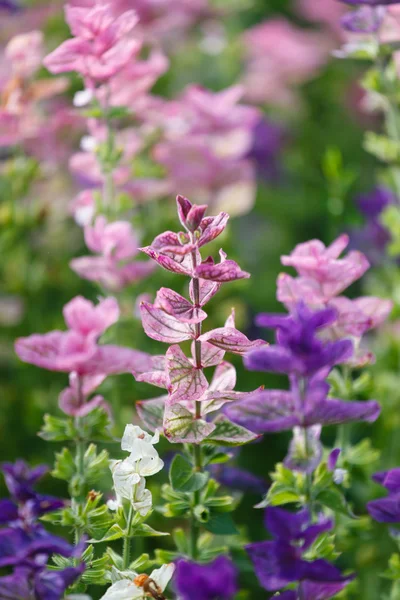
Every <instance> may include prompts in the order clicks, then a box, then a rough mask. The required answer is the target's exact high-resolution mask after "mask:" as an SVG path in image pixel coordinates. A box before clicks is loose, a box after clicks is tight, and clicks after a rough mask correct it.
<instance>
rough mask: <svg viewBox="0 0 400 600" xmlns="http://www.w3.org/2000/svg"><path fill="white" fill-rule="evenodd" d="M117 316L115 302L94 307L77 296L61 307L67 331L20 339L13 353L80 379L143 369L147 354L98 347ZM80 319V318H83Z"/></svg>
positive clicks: (115, 347)
mask: <svg viewBox="0 0 400 600" xmlns="http://www.w3.org/2000/svg"><path fill="white" fill-rule="evenodd" d="M118 315H119V311H118V306H117V304H116V301H115V300H114V299H112V298H108V299H106V300H101V301H100V302H99V304H98V305H97V306H94V305H93V304H92V303H91V302H88V301H87V300H85V299H84V298H82V297H81V296H77V297H76V298H74V299H73V300H72V301H71V302H69V303H68V304H67V305H66V306H65V307H64V318H65V320H66V322H67V324H68V325H69V327H70V329H68V330H67V331H57V330H56V331H51V332H49V333H46V334H44V335H41V334H34V335H31V336H29V337H25V338H19V339H17V341H16V343H15V351H16V353H17V355H18V356H19V358H20V359H21V360H23V361H24V362H28V363H31V364H34V365H36V366H38V367H42V368H43V369H49V370H50V371H63V372H67V373H72V372H75V373H77V375H79V376H80V377H82V376H92V375H96V376H100V375H101V376H103V378H105V377H106V376H107V375H111V374H116V373H126V372H130V371H132V370H134V368H135V364H136V365H137V367H138V368H139V363H142V368H143V366H144V364H145V363H147V361H148V355H146V354H145V353H143V352H139V351H137V350H132V349H131V348H124V347H120V346H114V345H111V344H105V345H98V343H97V340H98V337H99V335H101V334H102V333H103V332H104V331H105V330H106V329H107V328H108V327H109V326H110V325H111V324H112V323H115V321H116V320H117V318H118ZM82 316H83V318H82Z"/></svg>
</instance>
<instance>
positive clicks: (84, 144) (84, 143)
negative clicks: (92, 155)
mask: <svg viewBox="0 0 400 600" xmlns="http://www.w3.org/2000/svg"><path fill="white" fill-rule="evenodd" d="M79 145H80V147H81V150H83V151H84V152H94V151H95V150H96V148H97V140H96V138H95V137H93V136H92V135H84V136H83V137H82V138H81V141H80V144H79Z"/></svg>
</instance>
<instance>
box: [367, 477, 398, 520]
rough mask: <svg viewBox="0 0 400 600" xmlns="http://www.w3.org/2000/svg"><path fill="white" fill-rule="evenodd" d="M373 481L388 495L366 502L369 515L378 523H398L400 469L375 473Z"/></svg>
mask: <svg viewBox="0 0 400 600" xmlns="http://www.w3.org/2000/svg"><path fill="white" fill-rule="evenodd" d="M373 479H374V481H376V482H377V483H379V484H380V485H382V486H383V487H385V488H386V489H387V490H388V492H389V495H388V496H386V498H380V499H378V500H372V501H371V502H368V504H367V509H368V512H369V514H370V515H371V517H372V518H373V519H374V520H375V521H379V522H380V523H400V468H397V469H391V470H389V471H381V472H379V473H375V475H374V476H373Z"/></svg>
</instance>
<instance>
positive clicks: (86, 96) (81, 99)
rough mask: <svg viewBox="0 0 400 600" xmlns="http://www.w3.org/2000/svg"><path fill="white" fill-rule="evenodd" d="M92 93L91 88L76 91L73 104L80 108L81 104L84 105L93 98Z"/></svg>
mask: <svg viewBox="0 0 400 600" xmlns="http://www.w3.org/2000/svg"><path fill="white" fill-rule="evenodd" d="M93 97H94V93H93V90H82V91H81V92H76V94H75V96H74V101H73V102H74V106H76V107H77V108H81V107H82V106H86V105H87V104H89V102H91V101H92V100H93Z"/></svg>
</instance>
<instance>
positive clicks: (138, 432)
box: [121, 424, 151, 452]
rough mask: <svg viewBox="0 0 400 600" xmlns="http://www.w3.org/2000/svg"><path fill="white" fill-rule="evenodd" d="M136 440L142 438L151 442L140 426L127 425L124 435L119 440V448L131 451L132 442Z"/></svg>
mask: <svg viewBox="0 0 400 600" xmlns="http://www.w3.org/2000/svg"><path fill="white" fill-rule="evenodd" d="M137 440H142V441H144V442H147V443H148V444H150V443H151V436H150V435H149V434H148V433H146V432H145V431H143V429H142V428H141V427H138V426H137V425H131V424H129V425H127V426H126V427H125V431H124V435H123V436H122V440H121V448H122V450H126V451H127V452H132V451H133V447H134V444H135V442H136V441H137Z"/></svg>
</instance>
